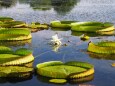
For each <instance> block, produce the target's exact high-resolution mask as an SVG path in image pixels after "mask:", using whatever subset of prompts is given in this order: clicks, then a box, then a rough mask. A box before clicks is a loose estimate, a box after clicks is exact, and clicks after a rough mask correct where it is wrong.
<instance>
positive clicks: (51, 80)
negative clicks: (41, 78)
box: [49, 79, 67, 84]
mask: <svg viewBox="0 0 115 86" xmlns="http://www.w3.org/2000/svg"><path fill="white" fill-rule="evenodd" d="M49 82H52V83H57V84H63V83H66V82H67V80H66V79H50V80H49Z"/></svg>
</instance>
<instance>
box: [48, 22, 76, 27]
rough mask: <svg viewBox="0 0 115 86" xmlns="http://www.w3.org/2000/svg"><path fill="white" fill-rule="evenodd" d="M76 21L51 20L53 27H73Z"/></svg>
mask: <svg viewBox="0 0 115 86" xmlns="http://www.w3.org/2000/svg"><path fill="white" fill-rule="evenodd" d="M73 22H76V21H52V22H50V25H51V27H56V28H71V23H73Z"/></svg>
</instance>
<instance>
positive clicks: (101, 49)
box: [88, 41, 115, 54]
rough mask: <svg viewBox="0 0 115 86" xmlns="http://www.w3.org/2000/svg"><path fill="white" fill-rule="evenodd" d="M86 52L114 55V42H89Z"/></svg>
mask: <svg viewBox="0 0 115 86" xmlns="http://www.w3.org/2000/svg"><path fill="white" fill-rule="evenodd" d="M88 51H90V52H93V53H100V54H115V42H112V41H105V42H98V43H96V44H94V43H93V42H89V44H88Z"/></svg>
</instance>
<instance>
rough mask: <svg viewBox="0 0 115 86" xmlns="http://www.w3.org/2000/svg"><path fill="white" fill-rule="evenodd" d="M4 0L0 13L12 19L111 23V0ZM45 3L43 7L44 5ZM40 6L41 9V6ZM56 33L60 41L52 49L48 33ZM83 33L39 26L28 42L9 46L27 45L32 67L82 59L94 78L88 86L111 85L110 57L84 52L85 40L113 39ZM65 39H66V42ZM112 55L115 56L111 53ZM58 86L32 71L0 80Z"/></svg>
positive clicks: (18, 85) (114, 17)
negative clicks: (26, 77) (24, 77)
mask: <svg viewBox="0 0 115 86" xmlns="http://www.w3.org/2000/svg"><path fill="white" fill-rule="evenodd" d="M0 1H6V2H8V1H9V2H8V3H5V2H4V3H5V4H0V16H9V17H12V18H14V19H15V20H21V21H25V22H26V23H31V22H40V23H48V24H49V23H50V21H52V20H77V21H102V22H112V23H113V24H115V0H0ZM44 7H46V8H44ZM43 9H44V10H43ZM56 33H58V36H59V38H63V39H62V43H63V44H67V46H60V47H59V48H57V52H55V50H54V48H53V47H52V46H51V45H49V42H50V40H51V37H52V35H55V34H56ZM82 34H83V33H74V32H72V31H70V30H69V31H58V30H57V31H54V30H52V29H51V28H49V30H42V31H38V32H36V33H32V37H33V38H32V40H31V42H30V43H29V44H27V43H26V44H25V45H19V44H18V46H13V45H10V47H12V48H13V49H15V48H19V47H27V48H29V49H32V50H33V55H34V57H35V60H34V67H35V66H36V64H37V63H41V62H46V61H51V60H59V61H63V62H67V61H85V62H89V63H91V64H93V65H94V66H95V74H94V79H93V80H92V81H89V82H84V83H80V84H88V85H92V86H115V68H113V67H111V63H112V62H114V60H111V59H108V60H105V59H104V58H103V57H102V58H100V59H96V58H94V57H92V56H90V55H88V54H87V52H86V51H87V46H88V42H89V41H93V42H96V41H102V40H115V38H114V35H112V36H98V35H95V36H92V37H90V40H88V41H85V42H84V41H81V40H80V36H81V35H82ZM68 41H69V42H68ZM114 58H115V56H114ZM33 85H34V86H58V85H55V84H51V83H46V82H43V81H41V80H40V77H37V75H33V77H32V78H31V79H29V80H25V81H20V82H19V81H17V82H11V81H0V86H33ZM60 86H79V83H78V84H69V83H66V84H64V85H60Z"/></svg>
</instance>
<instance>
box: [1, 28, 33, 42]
mask: <svg viewBox="0 0 115 86" xmlns="http://www.w3.org/2000/svg"><path fill="white" fill-rule="evenodd" d="M31 38H32V36H31V32H30V30H29V29H28V28H1V29H0V40H1V41H13V40H18V41H19V40H27V39H31Z"/></svg>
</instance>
